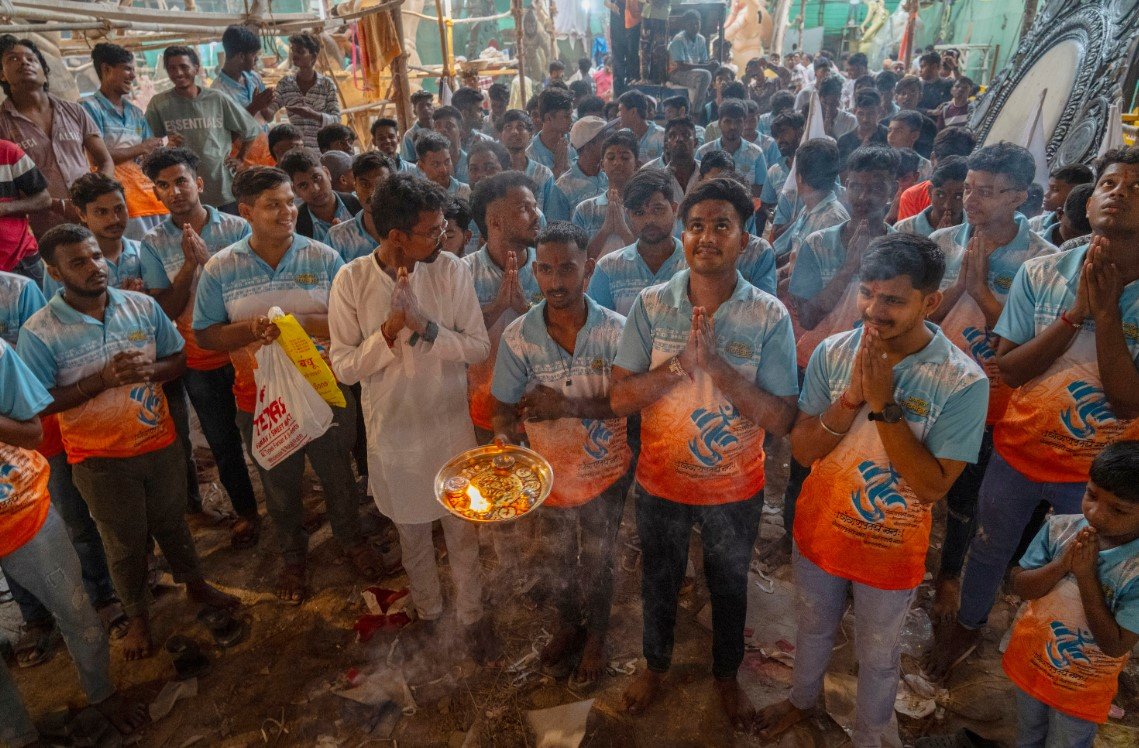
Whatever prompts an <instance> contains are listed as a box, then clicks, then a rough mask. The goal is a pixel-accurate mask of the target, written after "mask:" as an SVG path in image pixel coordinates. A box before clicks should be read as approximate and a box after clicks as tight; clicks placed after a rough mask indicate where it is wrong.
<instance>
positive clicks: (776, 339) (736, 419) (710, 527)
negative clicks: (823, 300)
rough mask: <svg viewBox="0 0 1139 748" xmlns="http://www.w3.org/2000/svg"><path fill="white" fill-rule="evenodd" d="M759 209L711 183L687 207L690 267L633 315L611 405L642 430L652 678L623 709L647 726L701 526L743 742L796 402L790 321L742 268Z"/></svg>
mask: <svg viewBox="0 0 1139 748" xmlns="http://www.w3.org/2000/svg"><path fill="white" fill-rule="evenodd" d="M751 210H752V202H751V197H750V196H749V195H748V191H747V188H745V187H744V186H743V185H742V184H740V183H739V182H736V181H735V180H731V179H712V180H710V181H707V182H704V183H702V184H700V185H699V186H698V187H696V189H695V190H693V191H692V192H691V193H690V194H689V195H688V196H687V197H685V198H684V202H683V203H681V206H680V215H681V219H682V221H683V223H684V233H683V234H682V236H681V241H682V243H683V245H684V255H685V259H686V261H687V264H688V268H687V269H685V270H681V271H680V272H678V273H676V275H674V276H673V277H672V278H671V279H670V280H669V281H668V282H666V283H662V284H660V285H656V286H651V287H649V288H647V289H645V290H644V291H643V292H641V294H640V296H638V297H637V300H636V301H634V302H633V306H632V309H630V311H629V318H628V322H627V324H626V326H625V330H624V331H623V333H622V335H621V341H620V344H619V346H618V351H617V357H616V359H615V360H614V364H613V390H612V394H611V402H612V405H613V412H614V413H615V414H616V415H618V416H629V415H632V414H633V413H640V414H641V419H642V420H641V453H640V457H639V459H638V461H637V472H636V477H637V483H638V489H637V510H636V511H637V529H638V533H639V535H640V538H641V546H642V549H643V552H644V559H643V566H644V575H643V579H642V583H641V595H642V597H643V600H644V637H643V648H644V655H645V659H646V660H647V662H648V668H647V669H646V670H644V671H643V672H642V673H641V674H640V675H638V677H637V678H636V679H635V680H634V681H633V683H632V684H631V685H630V686H629V688H628V689H627V690H626V691H625V694H624V697H623V703H624V707H625V709H626V710H628V711H629V712H631V713H632V714H641V713H643V712H644V710H645V709H646V708H648V706H649V705H650V704H651V703H652V702H653V701H654V700H655V698H656V696H657V694H658V692H659V691H660V689H661V687H662V685H663V681H664V679H665V676H666V674H667V673H668V670H669V668H670V666H671V663H672V651H673V643H674V636H675V631H674V629H675V626H676V608H677V596H678V594H679V592H680V587H681V585H682V584H683V581H684V570H685V564H686V563H687V559H688V545H689V538H690V535H691V532H692V527H693V526H694V525H695V524H697V523H699V524H700V527H701V535H702V539H703V545H704V573H705V576H706V578H707V581H708V589H709V591H710V592H711V597H712V674H713V676H714V678H715V688H716V691H717V693H718V695H719V698H720V703H721V706H722V707H723V709H724V712H725V714H726V715H727V717H728V719H729V721H730V722H731V723H732V725H733V726H734V727H735V728H736V729H743V728H744V727H745V725H746V723H747V721H748V719H749V716H750V713H751V705H750V704H749V703H748V700H747V697H746V695H744V693H743V691H742V690H741V689H740V686H739V683H738V681H737V678H736V675H737V672H738V670H739V667H740V664H741V663H742V661H743V655H744V616H745V614H746V612H747V573H748V563H749V561H750V559H751V555H752V548H753V546H754V544H755V538H756V533H757V531H758V529H759V520H760V515H761V513H762V507H763V485H764V472H763V459H764V456H763V439H764V432H771V433H772V434H774V435H776V436H779V435H782V434H785V433H786V431H787V428H788V427H789V426H790V424H791V422H792V420H793V419H794V414H795V394H796V392H797V391H798V386H797V383H796V380H795V365H794V356H795V343H794V340H793V337H792V333H791V319H790V317H789V315H788V314H787V310H786V309H785V308H784V307H783V305H782V304H780V303H779V302H778V300H776V299H775V297H773V296H771V295H770V294H767V293H764V292H763V291H760V290H759V289H757V288H755V287H754V286H752V285H751V284H750V283H748V282H747V281H745V280H744V279H743V277H742V276H741V275H740V273H739V271H738V270H737V269H736V263H737V260H738V258H739V255H740V253H741V252H742V251H743V249H744V247H746V246H747V244H748V234H747V232H746V231H745V230H744V224H745V223H746V221H747V219H748V217H749V216H750V215H751Z"/></svg>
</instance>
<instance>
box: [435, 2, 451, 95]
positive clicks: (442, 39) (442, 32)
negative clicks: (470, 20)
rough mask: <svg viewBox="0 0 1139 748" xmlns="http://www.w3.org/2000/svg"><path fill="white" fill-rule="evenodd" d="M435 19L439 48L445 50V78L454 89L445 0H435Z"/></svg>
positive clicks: (441, 88)
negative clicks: (444, 16) (444, 12)
mask: <svg viewBox="0 0 1139 748" xmlns="http://www.w3.org/2000/svg"><path fill="white" fill-rule="evenodd" d="M435 19H436V21H437V22H438V23H439V49H441V50H442V52H443V76H442V77H443V79H444V80H446V81H447V87H448V88H450V89H451V90H452V91H454V90H455V71H454V69H453V68H452V67H451V52H450V50H449V49H448V47H447V24H446V22H445V21H444V20H443V0H435ZM441 84H442V82H440V87H439V92H440V93H442V92H443V87H442V85H441Z"/></svg>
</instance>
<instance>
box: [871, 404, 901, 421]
mask: <svg viewBox="0 0 1139 748" xmlns="http://www.w3.org/2000/svg"><path fill="white" fill-rule="evenodd" d="M904 415H905V412H904V411H903V410H902V406H901V405H898V404H897V403H888V404H887V405H886V407H884V408H882V410H881V411H880V412H877V413H876V412H874V411H870V412H869V413H867V414H866V420H868V421H881V422H882V423H897V422H898V421H900V420H902V416H904Z"/></svg>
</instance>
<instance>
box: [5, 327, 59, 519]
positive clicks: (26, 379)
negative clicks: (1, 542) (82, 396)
mask: <svg viewBox="0 0 1139 748" xmlns="http://www.w3.org/2000/svg"><path fill="white" fill-rule="evenodd" d="M51 401H52V396H51V395H49V394H48V391H47V389H46V388H45V387H44V386H43V383H41V382H40V380H39V379H37V378H36V375H35V374H33V373H32V370H31V369H29V368H28V365H27V364H25V363H24V362H23V360H22V359H21V358H20V357H19V356H17V355H16V350H15V349H14V348H13V347H12V345H11V344H10V343H8V341H7V340H4V339H3V338H0V415H2V416H4V417H6V418H11V419H12V420H14V421H30V420H31V419H32V418H33V417H34V416H36V415H37V414H39V413H40V412H41V411H43V409H44V408H46V407H47V406H49V405H51ZM7 464H8V463H6V462H4V463H0V477H2V476H4V475H7V473H6V472H4V471H3V470H2V468H3V467H4V466H5V465H7ZM4 498H6V497H3V496H0V501H2V500H3V499H4Z"/></svg>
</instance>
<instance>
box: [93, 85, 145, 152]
mask: <svg viewBox="0 0 1139 748" xmlns="http://www.w3.org/2000/svg"><path fill="white" fill-rule="evenodd" d="M80 103H81V104H82V105H83V108H84V109H86V110H87V114H89V115H91V119H93V120H94V121H95V126H96V127H98V128H99V132H101V133H102V134H103V140H104V141H105V142H106V143H107V147H108V148H121V147H124V146H135V145H138V144H139V143H141V142H142V141H144V140H146V139H148V138H151V137H153V135H152V133H151V130H150V125H149V124H148V123H147V121H146V117H145V116H144V115H143V113H142V110H141V109H139V108H138V107H137V106H135V105H134V104H132V103H131V102H129V101H127V100H126V99H123V110H122V111H121V112H120V111H119V110H118V108H117V107H116V106H115V105H114V104H112V103H111V102H110V100H109V99H108V98H107V97H106V96H104V95H103V92H102V91H96V92H95V93H94V94H92V95H91V96H89V97H87V98H85V99H83V100H82V101H81V102H80Z"/></svg>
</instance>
